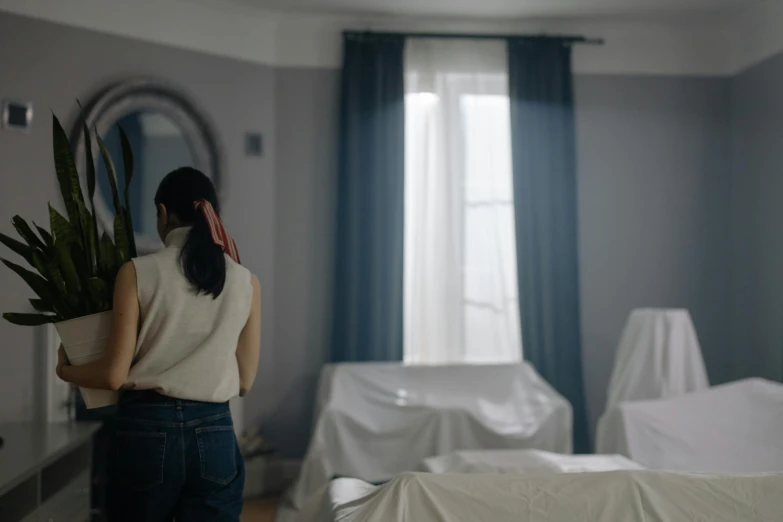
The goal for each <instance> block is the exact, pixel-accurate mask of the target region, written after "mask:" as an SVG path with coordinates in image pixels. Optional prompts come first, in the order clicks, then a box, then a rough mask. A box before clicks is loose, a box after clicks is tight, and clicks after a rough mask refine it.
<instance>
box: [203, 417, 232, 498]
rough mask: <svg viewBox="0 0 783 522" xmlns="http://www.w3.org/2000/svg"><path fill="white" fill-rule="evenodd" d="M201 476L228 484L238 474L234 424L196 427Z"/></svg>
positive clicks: (218, 482)
mask: <svg viewBox="0 0 783 522" xmlns="http://www.w3.org/2000/svg"><path fill="white" fill-rule="evenodd" d="M196 439H197V440H198V454H199V459H200V460H201V478H203V479H205V480H209V481H211V482H215V483H217V484H222V485H226V484H228V483H229V482H231V481H232V480H234V477H236V476H237V473H238V472H239V469H238V468H237V458H236V452H237V446H236V444H237V442H236V436H235V435H234V428H233V427H232V426H209V427H206V428H196Z"/></svg>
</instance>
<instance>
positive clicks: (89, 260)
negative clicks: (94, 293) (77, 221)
mask: <svg viewBox="0 0 783 522" xmlns="http://www.w3.org/2000/svg"><path fill="white" fill-rule="evenodd" d="M76 205H77V206H78V207H79V215H80V216H81V222H82V223H87V233H86V234H85V237H84V239H85V241H84V247H85V249H84V250H85V254H86V255H87V257H86V259H85V263H86V265H87V267H86V268H87V270H88V272H87V274H88V275H89V276H92V277H94V276H96V275H98V264H97V258H98V256H99V254H98V244H97V241H96V239H95V236H93V228H94V226H95V220H94V219H93V217H92V215H91V214H90V211H89V210H87V207H86V206H84V203H82V202H81V201H77V202H76ZM96 233H97V232H96Z"/></svg>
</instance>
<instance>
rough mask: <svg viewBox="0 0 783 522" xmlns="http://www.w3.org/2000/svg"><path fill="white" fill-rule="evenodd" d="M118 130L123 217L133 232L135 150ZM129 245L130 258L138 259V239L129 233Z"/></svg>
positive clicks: (127, 226) (120, 128)
mask: <svg viewBox="0 0 783 522" xmlns="http://www.w3.org/2000/svg"><path fill="white" fill-rule="evenodd" d="M117 128H118V129H119V131H120V142H121V143H122V163H123V168H124V172H125V194H124V197H125V212H123V217H124V219H125V227H126V229H127V231H128V232H130V231H132V230H133V222H132V220H131V213H130V208H131V203H130V185H131V180H132V179H133V149H132V148H131V144H130V140H129V139H128V135H127V134H125V131H124V130H123V128H122V127H120V126H119V125H118V126H117ZM127 235H128V245H129V247H130V256H131V257H136V238H135V236H134V235H133V234H132V233H128V234H127Z"/></svg>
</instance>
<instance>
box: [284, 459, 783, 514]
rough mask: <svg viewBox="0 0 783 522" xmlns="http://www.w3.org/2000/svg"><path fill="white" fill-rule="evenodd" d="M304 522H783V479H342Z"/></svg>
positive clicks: (661, 475)
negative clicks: (383, 481)
mask: <svg viewBox="0 0 783 522" xmlns="http://www.w3.org/2000/svg"><path fill="white" fill-rule="evenodd" d="M295 520H297V522H410V521H415V522H442V521H444V520H447V521H449V522H477V521H482V522H483V521H487V522H488V521H491V522H565V521H573V522H619V521H622V522H707V521H709V522H739V521H741V522H780V521H781V520H783V475H756V476H739V475H737V476H728V475H727V476H717V475H689V474H676V473H665V472H651V471H612V472H605V473H573V474H556V475H550V476H547V477H523V476H516V475H435V474H427V473H406V474H403V475H400V476H398V477H397V478H395V479H394V480H392V481H391V482H389V483H387V484H385V485H383V486H379V487H373V486H371V485H369V484H367V483H363V482H361V481H357V480H356V479H337V480H335V481H332V482H331V483H330V484H329V485H328V486H326V487H324V488H323V489H322V490H321V492H320V494H319V495H316V496H315V497H313V499H312V500H311V502H310V503H309V504H308V505H307V506H306V507H305V509H304V510H303V511H302V512H301V513H300V514H299V517H298V518H296V519H295Z"/></svg>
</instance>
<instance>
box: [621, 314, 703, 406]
mask: <svg viewBox="0 0 783 522" xmlns="http://www.w3.org/2000/svg"><path fill="white" fill-rule="evenodd" d="M709 386H710V384H709V381H708V379H707V370H706V369H705V367H704V359H703V357H702V354H701V347H700V346H699V340H698V338H697V337H696V329H695V328H694V327H693V321H691V315H690V313H688V311H687V310H672V309H647V308H645V309H639V310H634V311H633V312H631V314H630V316H629V317H628V321H627V323H626V324H625V329H624V330H623V335H622V337H621V338H620V345H619V346H618V348H617V354H616V355H615V360H614V367H613V369H612V377H611V379H610V382H609V389H608V392H607V401H606V410H607V411H608V410H610V409H612V408H614V407H615V406H617V405H618V404H620V403H622V402H630V401H643V400H652V399H665V398H669V397H676V396H679V395H684V394H686V393H693V392H697V391H701V390H705V389H707V388H709Z"/></svg>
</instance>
